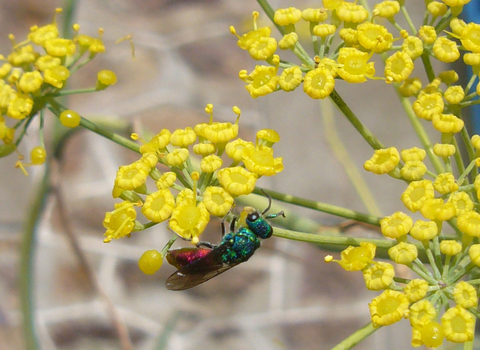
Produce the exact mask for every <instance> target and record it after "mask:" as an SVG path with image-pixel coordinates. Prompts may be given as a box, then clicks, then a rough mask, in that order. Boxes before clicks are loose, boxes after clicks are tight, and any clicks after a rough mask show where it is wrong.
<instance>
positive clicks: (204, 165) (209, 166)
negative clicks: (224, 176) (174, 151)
mask: <svg viewBox="0 0 480 350" xmlns="http://www.w3.org/2000/svg"><path fill="white" fill-rule="evenodd" d="M222 164H223V161H222V158H220V157H219V156H216V155H215V154H211V155H209V156H206V157H204V158H203V159H202V161H201V162H200V169H202V171H203V172H204V173H213V172H215V171H217V170H218V169H220V167H221V166H222Z"/></svg>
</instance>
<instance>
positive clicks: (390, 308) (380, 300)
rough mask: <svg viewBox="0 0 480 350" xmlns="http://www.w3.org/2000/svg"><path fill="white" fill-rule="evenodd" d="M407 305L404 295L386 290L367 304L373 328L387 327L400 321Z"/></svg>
mask: <svg viewBox="0 0 480 350" xmlns="http://www.w3.org/2000/svg"><path fill="white" fill-rule="evenodd" d="M408 304H409V303H408V299H407V297H406V296H405V294H403V293H400V292H397V291H394V290H391V289H387V290H386V291H384V292H383V293H382V294H380V295H379V296H378V297H376V298H374V299H373V300H372V302H371V303H370V304H368V307H369V308H370V315H371V319H372V324H373V327H379V326H388V325H391V324H393V323H395V322H398V321H400V320H401V319H402V318H403V316H404V314H405V312H406V311H407V310H408Z"/></svg>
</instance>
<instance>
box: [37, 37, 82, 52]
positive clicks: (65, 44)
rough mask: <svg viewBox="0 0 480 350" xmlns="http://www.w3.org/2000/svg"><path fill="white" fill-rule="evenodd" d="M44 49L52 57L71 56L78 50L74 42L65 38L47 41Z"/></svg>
mask: <svg viewBox="0 0 480 350" xmlns="http://www.w3.org/2000/svg"><path fill="white" fill-rule="evenodd" d="M44 47H45V50H46V51H47V53H48V54H49V55H50V56H55V57H64V56H71V55H73V54H74V53H75V49H76V46H75V43H74V42H73V40H69V39H63V38H55V39H48V40H45V42H44Z"/></svg>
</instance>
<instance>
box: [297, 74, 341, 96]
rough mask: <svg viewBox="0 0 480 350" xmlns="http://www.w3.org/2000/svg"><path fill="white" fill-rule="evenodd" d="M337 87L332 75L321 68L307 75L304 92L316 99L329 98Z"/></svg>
mask: <svg viewBox="0 0 480 350" xmlns="http://www.w3.org/2000/svg"><path fill="white" fill-rule="evenodd" d="M334 87H335V79H334V78H333V75H332V73H331V72H330V70H328V69H327V68H325V67H319V68H316V69H313V70H311V71H310V72H308V73H307V74H305V78H304V81H303V91H305V93H306V94H307V95H308V96H310V97H311V98H314V99H324V98H326V97H328V96H329V95H330V94H331V93H332V91H333V88H334Z"/></svg>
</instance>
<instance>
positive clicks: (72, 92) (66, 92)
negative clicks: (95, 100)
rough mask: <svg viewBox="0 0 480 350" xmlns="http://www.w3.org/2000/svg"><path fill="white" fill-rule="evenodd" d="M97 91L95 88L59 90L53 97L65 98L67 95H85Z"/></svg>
mask: <svg viewBox="0 0 480 350" xmlns="http://www.w3.org/2000/svg"><path fill="white" fill-rule="evenodd" d="M95 91H98V90H97V89H96V88H94V87H93V88H85V89H76V90H60V91H59V92H57V93H56V94H55V96H67V95H78V94H87V93H90V92H95Z"/></svg>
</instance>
